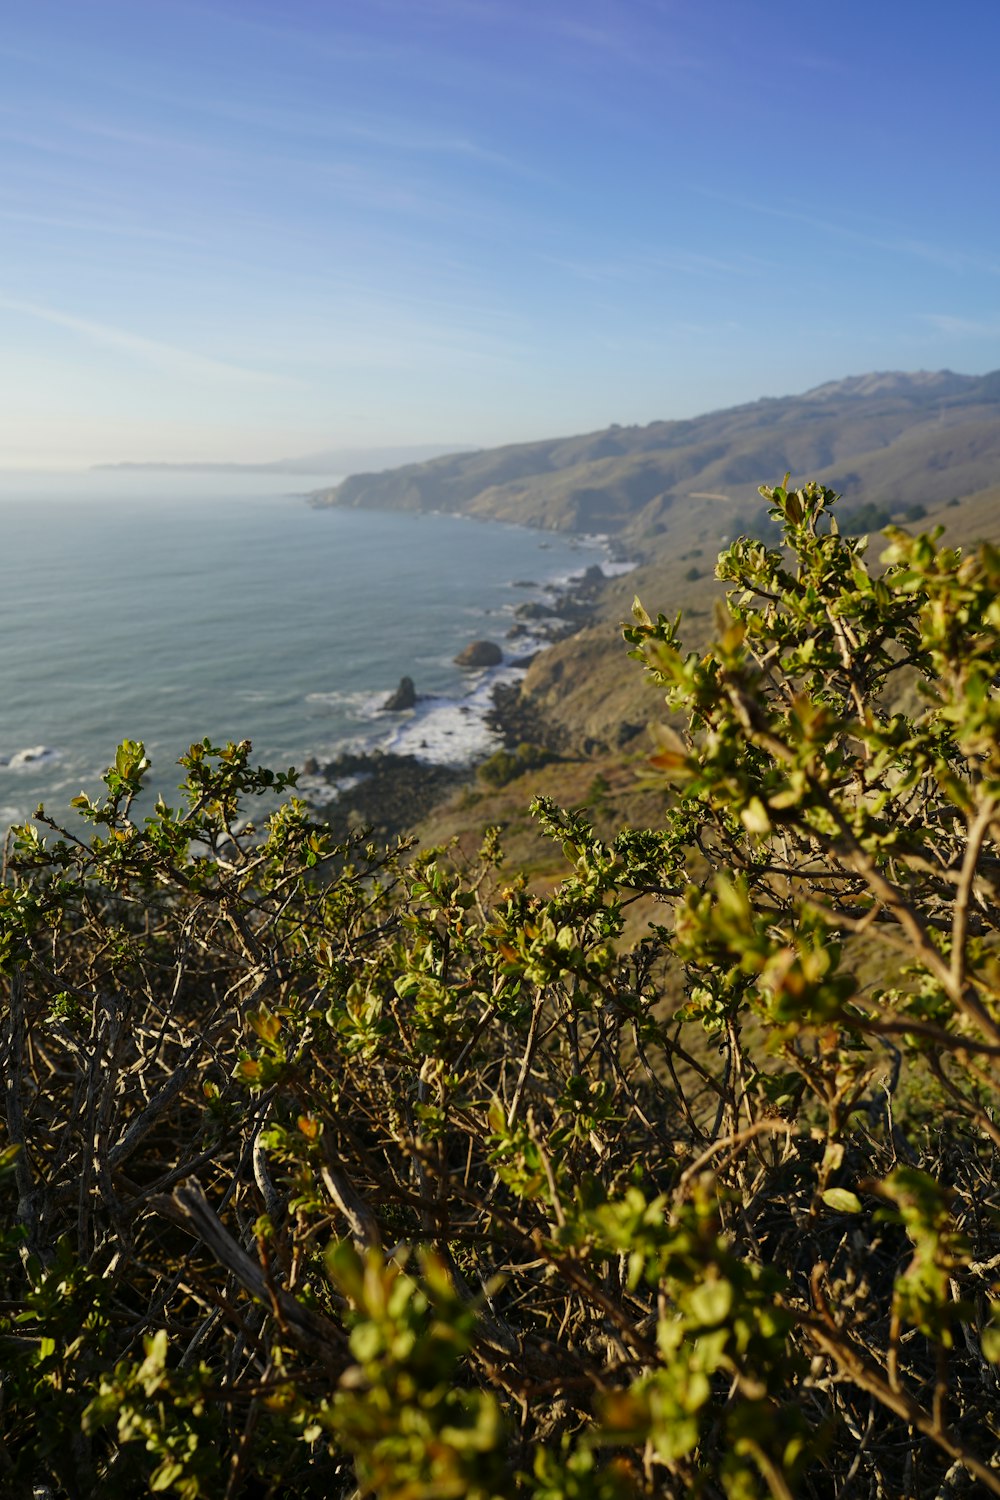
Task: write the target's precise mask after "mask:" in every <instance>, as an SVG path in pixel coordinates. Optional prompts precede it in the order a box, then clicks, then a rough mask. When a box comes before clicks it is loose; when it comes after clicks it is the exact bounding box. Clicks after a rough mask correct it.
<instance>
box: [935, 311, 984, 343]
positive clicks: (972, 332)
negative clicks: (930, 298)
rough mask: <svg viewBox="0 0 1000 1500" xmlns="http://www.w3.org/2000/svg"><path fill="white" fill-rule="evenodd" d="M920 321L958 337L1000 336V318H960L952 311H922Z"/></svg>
mask: <svg viewBox="0 0 1000 1500" xmlns="http://www.w3.org/2000/svg"><path fill="white" fill-rule="evenodd" d="M919 316H920V321H921V322H922V323H929V324H930V325H931V327H932V328H934V329H936V330H937V332H938V333H945V334H953V335H954V336H955V337H957V338H974V339H987V338H989V339H995V338H998V337H1000V318H959V317H954V316H952V314H951V313H920V314H919Z"/></svg>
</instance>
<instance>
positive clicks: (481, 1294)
mask: <svg viewBox="0 0 1000 1500" xmlns="http://www.w3.org/2000/svg"><path fill="white" fill-rule="evenodd" d="M764 493H765V494H766V498H767V499H768V501H769V503H770V505H771V507H772V511H773V513H774V514H775V516H776V517H777V518H778V519H779V521H780V522H781V525H782V527H783V539H784V548H783V550H777V549H774V550H769V549H768V548H766V547H765V546H764V545H763V544H762V543H759V542H753V541H746V540H744V541H740V542H738V543H736V544H735V545H734V546H733V547H732V548H731V549H730V550H729V552H728V553H726V554H724V555H723V557H722V558H721V559H720V563H719V569H718V572H719V576H720V578H722V580H723V581H725V582H726V583H727V584H729V586H730V592H729V602H728V613H727V615H726V618H725V619H724V620H723V621H722V622H721V628H720V633H719V639H718V640H717V641H716V642H715V644H714V645H713V646H712V647H711V649H710V650H709V651H708V652H707V654H705V655H703V656H698V655H694V654H685V652H684V651H683V649H682V648H681V645H680V642H679V636H678V629H679V627H678V623H677V622H676V621H673V622H672V621H669V620H667V619H665V618H664V617H663V616H660V617H659V618H658V619H656V620H655V621H654V620H653V619H652V618H651V617H650V616H649V615H648V614H647V613H646V612H645V611H644V610H643V609H642V607H641V606H637V609H636V620H635V624H634V625H632V626H630V627H629V629H628V631H627V635H628V638H629V641H630V643H631V645H632V647H633V650H634V653H635V654H636V655H637V656H638V657H639V659H640V660H641V661H642V662H643V663H644V665H645V667H646V668H647V670H648V671H649V673H650V674H651V676H652V678H653V679H654V681H655V682H656V683H657V684H658V686H659V688H660V690H661V691H663V692H665V694H666V697H667V702H668V704H669V706H670V707H671V709H672V710H673V711H674V713H675V714H680V715H681V719H680V722H681V723H683V725H684V727H683V728H682V729H681V730H680V731H678V730H676V729H664V730H663V731H662V733H661V736H660V748H659V750H658V752H657V754H656V756H655V757H654V760H653V764H652V766H651V767H650V773H649V774H651V775H653V776H655V777H656V778H658V779H659V781H660V783H661V784H662V786H663V793H664V815H663V818H662V821H661V823H660V826H658V827H656V828H653V829H645V830H623V831H622V832H621V833H620V834H619V835H618V837H617V838H616V839H615V840H614V841H613V842H611V843H607V842H605V841H603V840H601V839H598V838H597V837H595V835H594V833H593V831H592V829H591V827H590V826H589V824H588V822H587V820H586V818H585V817H584V816H583V814H582V813H581V812H573V811H565V810H562V809H560V808H559V807H558V806H557V805H556V804H555V803H553V802H551V801H548V800H541V801H539V802H538V803H537V804H536V809H535V810H536V815H537V816H538V817H539V818H540V820H541V822H542V824H543V826H544V828H545V829H546V830H547V831H548V833H549V834H550V835H551V836H552V837H553V838H555V839H557V840H559V841H560V842H561V844H562V847H563V849H564V852H565V855H566V859H567V862H568V864H567V873H566V878H565V879H564V881H563V882H562V884H561V885H560V886H559V887H558V889H557V890H556V891H554V893H553V894H552V895H551V896H550V897H549V898H548V899H541V898H538V897H535V896H532V895H530V894H529V893H528V892H527V890H526V888H525V883H524V881H523V880H522V879H519V878H517V877H514V878H506V879H505V878H504V877H503V875H502V874H498V869H499V867H500V861H501V851H500V850H499V847H498V845H497V840H496V835H495V834H494V833H491V834H489V835H487V837H486V840H485V842H484V845H483V849H482V851H481V857H480V860H479V862H478V864H477V865H476V866H475V867H474V868H471V869H468V870H462V871H457V870H455V869H452V868H449V867H448V866H447V864H446V863H445V862H444V860H443V859H442V858H441V857H440V856H439V855H437V854H435V853H434V852H433V851H431V852H428V853H425V854H422V855H420V856H418V857H416V858H413V857H412V856H408V855H407V854H406V852H405V850H402V849H397V850H394V851H386V852H381V853H380V852H378V851H376V850H375V849H374V848H372V847H370V846H367V845H366V844H365V841H364V837H363V835H359V836H358V837H357V838H355V839H353V840H352V841H351V843H350V844H349V845H346V846H340V847H336V848H335V847H332V846H331V844H330V841H329V838H328V835H327V834H326V833H325V832H324V830H323V829H322V828H321V827H318V826H316V825H314V824H313V823H312V822H311V821H310V819H309V817H308V814H307V811H306V809H305V808H304V807H303V806H302V804H301V803H299V802H297V801H296V800H295V799H294V797H292V796H289V793H290V792H291V791H292V790H293V782H294V777H293V776H290V775H289V776H278V777H276V776H274V775H273V774H272V773H270V772H264V771H258V770H254V769H253V768H252V766H251V764H250V761H249V746H247V745H246V744H243V745H238V746H229V747H226V748H224V749H219V748H215V747H212V746H211V745H208V744H201V745H195V746H193V747H192V749H191V751H190V752H189V755H188V756H187V757H185V759H184V762H183V765H184V769H185V772H186V776H185V783H184V787H183V789H182V795H181V800H180V802H179V803H178V806H177V808H176V809H172V808H170V807H167V806H165V805H164V804H163V803H160V804H158V806H157V808H156V809H155V811H154V813H153V814H151V815H150V816H149V817H148V818H146V819H145V820H144V821H143V822H142V823H139V822H137V821H135V820H134V819H133V816H132V811H133V805H134V799H135V796H136V794H137V792H138V790H139V788H140V786H141V782H142V777H143V774H144V757H143V753H142V747H141V746H139V745H135V744H129V743H126V744H125V745H123V746H122V747H121V749H120V750H119V754H118V757H117V759H116V763H115V766H114V767H112V768H111V769H110V770H109V772H108V775H107V778H106V780H107V794H106V796H105V797H104V798H103V799H102V800H101V801H96V802H91V801H89V800H87V799H86V798H84V799H78V803H79V806H78V811H79V813H80V815H81V816H82V818H83V819H84V820H85V827H84V829H83V834H84V835H86V836H82V835H81V832H80V830H76V831H73V830H61V829H59V828H58V827H56V826H55V825H54V824H53V823H52V822H50V821H49V819H48V818H47V817H45V816H44V815H43V816H41V817H39V818H37V819H36V821H35V822H34V823H33V824H30V825H27V826H25V827H24V828H22V829H20V830H18V831H17V832H16V834H15V837H14V844H13V847H12V849H11V851H10V857H9V861H8V870H7V881H6V884H5V886H4V887H3V889H2V892H0V943H2V950H0V951H2V955H3V962H4V964H5V972H6V974H7V976H8V983H9V991H8V998H7V1001H6V1004H5V1008H4V1011H3V1015H2V1035H0V1048H2V1053H0V1055H2V1062H3V1070H4V1077H5V1080H6V1095H5V1102H4V1116H3V1117H4V1122H5V1132H6V1142H5V1152H4V1157H3V1165H4V1167H5V1170H6V1177H5V1179H4V1181H3V1182H2V1184H0V1208H2V1211H3V1221H2V1224H3V1239H2V1241H0V1246H2V1256H3V1259H2V1274H3V1278H4V1286H3V1307H2V1323H0V1338H2V1340H3V1354H4V1400H3V1405H2V1408H0V1436H2V1440H3V1446H2V1448H0V1464H2V1465H3V1467H4V1470H5V1479H4V1483H5V1485H6V1492H7V1493H10V1494H12V1495H21V1494H24V1495H30V1494H31V1493H32V1490H33V1488H34V1487H45V1486H48V1487H49V1489H50V1491H51V1492H52V1493H53V1494H59V1495H65V1496H70V1497H90V1496H95V1497H96V1496H98V1495H99V1496H101V1497H104V1496H112V1497H114V1496H132V1495H138V1494H142V1493H145V1492H147V1491H149V1490H154V1491H160V1492H170V1493H174V1494H177V1495H181V1496H184V1497H189V1500H193V1497H197V1496H212V1497H215V1496H219V1495H226V1496H230V1497H235V1496H239V1495H248V1496H249V1495H255V1496H256V1495H261V1494H269V1495H275V1496H291V1495H293V1494H294V1495H297V1496H302V1497H305V1496H313V1495H315V1496H319V1495H323V1496H334V1497H336V1496H344V1497H345V1500H346V1497H347V1496H349V1495H355V1494H359V1495H373V1496H378V1497H380V1500H403V1497H404V1496H406V1497H413V1500H416V1497H427V1500H430V1497H432V1496H435V1497H436V1496H441V1497H447V1496H455V1497H458V1496H466V1495H468V1496H472V1497H478V1500H491V1497H515V1496H532V1497H536V1500H556V1497H570V1496H572V1497H579V1500H584V1497H591V1500H612V1497H617V1496H646V1497H652V1496H677V1497H680V1496H686V1495H690V1494H693V1493H700V1494H704V1495H707V1496H715V1495H720V1494H725V1495H727V1496H730V1497H734V1500H742V1497H749V1496H755V1495H763V1494H770V1495H773V1496H777V1497H788V1496H790V1495H792V1494H799V1493H801V1494H806V1495H823V1496H826V1495H837V1494H840V1495H847V1494H850V1493H858V1494H869V1493H871V1494H879V1493H881V1494H886V1495H902V1494H907V1495H914V1496H924V1495H926V1496H931V1495H936V1494H938V1493H941V1492H944V1493H947V1492H948V1490H949V1489H953V1488H955V1486H956V1483H957V1482H958V1478H959V1477H960V1476H966V1477H967V1478H968V1480H969V1481H970V1483H971V1484H973V1485H974V1486H975V1487H977V1489H978V1491H979V1492H981V1493H994V1494H996V1493H1000V1478H998V1475H997V1470H996V1468H995V1461H994V1458H993V1453H994V1450H995V1449H996V1447H997V1443H998V1433H997V1419H996V1410H995V1401H994V1398H993V1391H994V1387H995V1374H994V1369H993V1366H994V1365H995V1363H996V1362H998V1361H1000V1299H998V1298H997V1294H996V1287H995V1284H994V1283H995V1279H996V1268H997V1266H998V1265H1000V1227H998V1222H997V1201H996V1197H997V1190H996V1187H995V1183H996V1181H997V1150H998V1147H1000V1131H998V1127H997V1125H996V1123H995V1107H996V1102H997V1101H996V1090H995V1084H994V1076H993V1072H992V1069H993V1066H994V1062H995V1059H996V1057H997V1056H1000V1019H998V1010H997V1006H998V999H1000V971H998V967H997V941H996V937H997V933H996V912H997V886H996V882H997V870H998V869H1000V864H998V862H997V855H998V850H997V826H996V825H997V811H998V804H1000V750H998V728H1000V723H998V719H1000V699H998V696H997V690H996V686H995V683H996V680H997V673H998V669H1000V609H998V606H997V603H996V600H997V597H998V585H1000V557H998V555H997V553H996V552H995V551H993V550H992V549H991V548H989V547H983V548H981V549H980V550H979V552H978V553H977V554H976V555H974V556H968V557H963V556H961V555H960V554H958V553H957V552H955V551H953V550H950V549H946V548H941V547H940V546H939V544H938V542H937V540H936V539H935V538H934V537H927V536H922V537H916V538H914V537H910V536H907V535H905V534H904V533H902V532H895V533H893V534H892V536H891V539H890V546H889V552H888V553H887V555H886V558H885V566H884V568H883V569H882V570H881V571H873V570H871V569H870V568H869V565H868V562H867V560H866V553H865V544H864V543H863V542H862V541H859V540H857V539H854V540H845V539H844V538H842V537H840V536H839V535H837V532H836V529H835V527H834V526H833V525H832V523H831V522H830V521H829V514H830V508H831V505H832V503H833V500H834V498H835V497H834V496H832V495H831V493H830V492H829V491H826V490H823V489H820V488H816V487H811V486H810V487H807V488H805V489H803V490H799V491H794V492H793V491H789V490H786V489H785V488H783V487H778V488H777V489H775V490H772V491H766V492H764ZM914 675H915V676H916V677H917V678H918V679H919V680H920V682H921V683H922V684H923V687H924V693H925V698H924V703H925V707H924V709H923V711H922V712H920V713H919V714H918V715H917V716H916V717H906V716H904V715H903V714H902V713H901V712H899V711H897V710H896V709H895V708H894V701H896V688H897V684H901V683H903V682H904V681H905V680H907V679H909V678H912V677H913V676H914ZM674 722H675V723H676V722H678V721H677V720H676V719H675V721H674ZM271 791H278V792H279V793H280V794H281V795H282V797H284V798H285V799H286V800H284V801H283V802H282V803H281V804H280V805H279V806H277V807H276V808H275V809H274V810H273V811H272V812H271V813H270V814H269V815H267V816H265V817H264V818H263V819H262V820H256V822H257V824H258V825H259V826H247V825H244V824H242V823H241V822H240V821H239V820H240V818H241V816H242V813H241V809H243V808H245V805H246V803H247V802H248V801H249V802H256V801H258V800H259V799H262V798H263V797H265V796H266V795H267V794H268V793H269V792H271ZM639 895H644V896H646V897H653V898H655V899H656V903H657V904H656V912H657V914H658V916H659V917H660V918H661V920H659V921H657V922H655V923H652V924H651V925H650V928H649V932H648V935H647V936H646V937H645V938H644V939H643V940H642V941H641V942H640V943H639V945H638V946H637V947H636V948H634V949H633V950H631V951H628V952H626V951H623V950H621V949H620V945H619V943H618V939H619V935H620V933H621V929H622V912H623V908H624V906H625V904H626V903H628V902H630V901H632V900H633V899H635V897H637V896H639ZM678 993H679V996H680V998H679V1000H678V999H669V998H668V996H671V995H677V994H678ZM908 1101H909V1102H908Z"/></svg>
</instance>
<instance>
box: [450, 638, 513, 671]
mask: <svg viewBox="0 0 1000 1500" xmlns="http://www.w3.org/2000/svg"><path fill="white" fill-rule="evenodd" d="M502 661H503V652H502V651H501V650H500V647H499V646H498V645H497V644H496V642H495V641H470V642H469V644H468V645H467V646H466V647H465V649H464V650H462V651H460V652H459V653H458V655H457V656H456V657H455V665H456V667H469V668H476V667H498V666H499V665H500V663H501V662H502Z"/></svg>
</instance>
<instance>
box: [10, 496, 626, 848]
mask: <svg viewBox="0 0 1000 1500" xmlns="http://www.w3.org/2000/svg"><path fill="white" fill-rule="evenodd" d="M297 483H299V484H302V485H303V487H305V484H306V483H308V481H296V480H295V479H290V480H289V479H285V478H284V477H283V476H277V477H276V476H260V475H233V474H230V475H202V474H182V475H177V474H168V473H152V474H150V473H144V472H142V471H106V472H102V473H90V474H87V475H82V476H76V475H58V476H57V475H49V476H43V475H16V474H10V473H8V474H0V825H3V826H6V825H7V824H8V823H9V822H11V821H18V820H20V819H23V818H24V817H26V816H29V815H30V814H31V813H32V812H33V811H34V808H35V806H36V805H37V804H38V802H39V801H44V803H45V806H46V811H47V812H49V813H50V814H52V815H59V816H62V815H63V814H64V812H65V809H66V807H67V806H68V803H69V799H70V798H71V797H73V796H75V795H76V794H77V793H78V792H80V791H86V792H88V793H90V794H91V795H94V794H97V793H99V792H100V790H101V782H100V778H101V773H102V771H103V769H104V768H105V767H106V766H107V765H108V764H109V763H110V762H111V760H112V759H113V757H114V751H115V747H116V745H117V744H118V743H119V742H120V741H121V740H122V739H124V738H126V737H128V738H131V739H139V740H142V741H143V742H144V744H145V747H146V753H147V755H148V757H149V759H150V761H151V762H152V769H151V772H150V777H149V781H150V784H151V786H152V787H153V788H154V789H156V790H160V791H163V792H164V793H165V794H169V793H170V792H172V791H173V790H174V788H175V787H176V783H177V780H178V779H179V777H180V772H179V770H178V768H177V765H176V761H177V757H178V756H179V755H180V754H182V753H183V751H184V750H185V749H186V748H187V746H188V745H189V744H190V743H191V742H192V741H193V740H196V739H201V738H203V737H204V736H205V735H208V736H210V737H211V738H212V740H213V741H214V742H216V743H223V742H225V741H226V740H229V739H233V740H239V739H250V740H252V742H253V747H254V759H255V760H256V761H257V762H258V763H259V764H263V765H270V766H272V767H274V768H275V769H286V768H287V767H288V766H290V765H295V766H300V767H301V766H302V765H303V763H304V762H305V761H306V760H307V759H308V758H310V757H312V758H314V759H315V760H317V761H318V762H319V763H320V764H321V765H322V764H323V763H324V762H325V761H326V760H329V759H330V758H331V757H332V756H334V755H335V754H336V753H337V752H338V751H341V750H345V749H352V750H359V749H372V748H374V747H376V746H379V745H380V746H382V747H383V748H385V749H393V750H398V751H400V752H403V753H411V754H416V755H418V756H419V757H421V758H422V759H425V760H429V761H437V762H442V763H449V764H455V765H459V764H465V763H468V762H470V761H472V760H474V759H475V758H476V757H477V756H480V755H483V754H486V753H488V751H489V750H490V748H491V745H492V741H491V737H490V733H489V731H488V730H487V728H486V726H485V723H484V717H483V715H484V712H485V709H486V708H487V707H488V704H489V697H490V693H491V691H492V687H493V685H494V684H495V683H496V682H497V681H503V680H512V679H514V678H516V676H517V675H518V673H517V669H515V668H512V666H511V661H512V660H514V659H516V658H518V657H520V656H523V654H525V653H526V652H528V651H529V650H530V649H531V646H532V642H531V640H530V638H529V639H528V640H525V639H523V638H521V639H518V640H516V641H508V640H506V632H507V630H508V629H509V628H510V626H511V624H512V616H513V611H514V609H515V607H516V605H517V604H519V603H521V602H523V601H526V600H532V599H535V600H539V601H542V600H544V599H545V598H546V597H547V596H546V593H545V589H544V585H545V584H546V583H549V582H556V581H565V580H566V579H567V578H569V577H570V576H571V575H572V574H573V573H578V572H580V571H582V570H583V569H584V568H586V567H587V566H588V565H589V564H591V563H593V562H595V561H600V560H601V559H602V556H603V552H602V549H601V545H600V543H599V541H597V540H585V541H581V540H576V539H572V538H568V537H565V536H559V535H555V534H549V533H539V532H535V531H529V530H526V529H524V528H521V527H515V526H506V525H500V524H493V523H485V522H478V521H470V520H463V519H459V518H456V517H453V516H444V515H424V516H415V515H395V514H388V513H381V512H376V511H360V510H313V509H311V508H310V507H309V506H308V505H307V504H306V502H305V500H304V498H303V497H302V495H300V494H299V495H296V494H290V493H288V490H289V489H290V487H291V486H293V485H296V484H297ZM525 584H529V585H530V587H525V586H524V585H525ZM480 638H487V639H491V640H495V641H496V642H497V643H498V644H499V645H501V646H502V647H503V648H504V650H505V662H504V664H503V665H502V666H500V667H498V668H494V669H492V670H490V671H488V672H479V673H468V672H463V671H462V670H461V669H459V668H457V667H456V666H455V665H454V663H453V658H454V656H455V655H456V654H457V652H458V651H459V650H460V649H461V648H462V647H463V646H464V645H466V644H467V643H468V642H469V641H471V640H475V639H480ZM404 674H405V675H408V676H410V677H412V678H413V680H414V683H415V685H416V689H417V692H418V694H420V695H421V701H420V702H419V703H418V704H417V707H416V709H414V710H413V711H411V712H410V713H407V714H398V715H397V714H385V713H382V712H380V707H381V704H382V703H383V702H384V700H385V698H386V696H387V695H388V694H389V693H390V692H391V691H392V690H393V689H394V688H395V687H396V685H397V684H398V682H399V679H400V677H401V676H403V675H404ZM303 785H304V789H305V791H306V793H307V794H308V792H309V790H310V779H309V778H308V777H306V778H305V779H304V782H303ZM315 789H316V790H317V791H318V790H319V787H318V785H317V786H316V788H315Z"/></svg>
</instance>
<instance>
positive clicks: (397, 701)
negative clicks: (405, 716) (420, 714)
mask: <svg viewBox="0 0 1000 1500" xmlns="http://www.w3.org/2000/svg"><path fill="white" fill-rule="evenodd" d="M416 702H417V690H416V688H415V687H414V686H413V678H412V677H401V678H400V679H399V687H398V688H397V689H396V691H395V692H394V693H390V694H389V696H388V698H387V699H386V700H385V702H384V703H383V704H382V707H381V709H380V712H381V713H384V714H402V713H406V711H407V709H410V708H413V707H415V705H416Z"/></svg>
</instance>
